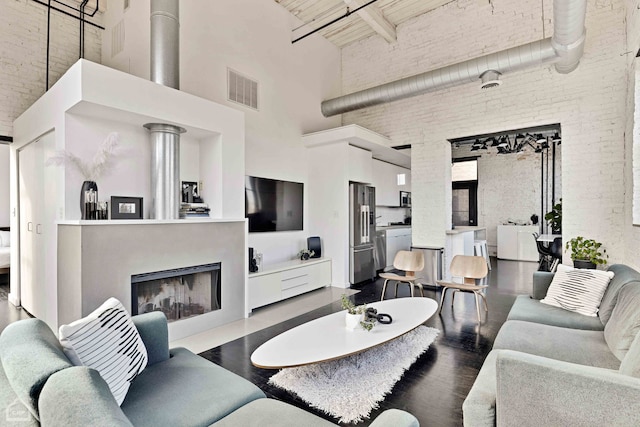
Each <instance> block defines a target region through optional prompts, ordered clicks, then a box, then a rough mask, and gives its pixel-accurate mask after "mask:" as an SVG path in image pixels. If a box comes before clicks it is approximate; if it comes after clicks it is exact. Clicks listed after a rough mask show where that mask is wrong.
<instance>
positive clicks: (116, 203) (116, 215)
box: [111, 196, 142, 219]
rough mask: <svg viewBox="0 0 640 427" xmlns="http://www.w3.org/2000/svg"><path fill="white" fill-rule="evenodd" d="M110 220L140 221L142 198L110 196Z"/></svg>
mask: <svg viewBox="0 0 640 427" xmlns="http://www.w3.org/2000/svg"><path fill="white" fill-rule="evenodd" d="M111 219H142V197H121V196H111Z"/></svg>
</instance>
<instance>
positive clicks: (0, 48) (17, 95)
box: [0, 0, 102, 135]
mask: <svg viewBox="0 0 640 427" xmlns="http://www.w3.org/2000/svg"><path fill="white" fill-rule="evenodd" d="M54 5H55V3H54ZM57 7H62V6H60V5H57ZM90 20H91V21H92V22H96V23H100V20H101V18H100V13H98V14H97V15H96V16H95V17H93V18H90ZM101 33H102V31H101V30H100V29H98V28H95V27H92V26H90V25H85V58H86V59H88V60H91V61H95V62H100V46H101V38H102V34H101ZM50 34H51V44H50V59H49V64H50V68H49V86H53V84H54V83H55V82H56V81H57V80H58V79H59V78H60V76H62V74H64V73H65V71H67V69H68V68H69V67H70V66H71V65H72V64H73V63H75V62H76V61H77V60H78V58H79V46H78V45H79V21H78V20H76V19H73V18H71V17H68V16H65V15H63V14H61V13H59V12H56V11H52V12H51V32H50ZM46 52H47V8H46V7H45V6H42V5H40V4H38V3H36V2H34V1H31V0H0V82H2V84H0V135H12V127H13V125H12V124H13V120H15V119H16V118H17V117H18V116H19V115H20V114H22V113H23V112H24V111H25V110H26V109H27V108H28V107H29V106H30V105H31V104H33V103H34V101H35V100H37V99H38V98H39V97H40V96H42V94H43V93H44V92H45V87H46V85H45V76H46Z"/></svg>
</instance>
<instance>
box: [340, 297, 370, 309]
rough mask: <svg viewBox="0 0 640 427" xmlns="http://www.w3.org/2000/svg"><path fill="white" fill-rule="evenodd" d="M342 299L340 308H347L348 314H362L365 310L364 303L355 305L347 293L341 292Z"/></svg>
mask: <svg viewBox="0 0 640 427" xmlns="http://www.w3.org/2000/svg"><path fill="white" fill-rule="evenodd" d="M340 299H341V301H342V309H343V310H347V312H348V313H349V314H364V312H365V311H366V310H367V306H366V305H355V304H354V303H353V302H352V301H351V300H350V299H349V297H348V296H347V294H342V296H341V297H340Z"/></svg>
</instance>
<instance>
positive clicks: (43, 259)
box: [18, 132, 57, 326]
mask: <svg viewBox="0 0 640 427" xmlns="http://www.w3.org/2000/svg"><path fill="white" fill-rule="evenodd" d="M54 147H55V134H54V133H53V132H51V133H49V134H47V135H45V136H43V137H42V138H40V139H39V140H38V141H35V142H33V143H31V144H29V145H27V146H25V147H24V148H23V149H21V150H20V151H19V153H18V176H19V190H20V195H19V197H20V218H19V229H20V304H21V305H22V307H23V308H24V309H25V310H27V311H28V312H29V313H31V314H32V315H34V316H36V317H38V318H39V319H42V320H44V321H46V322H47V323H49V325H50V326H53V325H55V320H56V317H57V316H56V315H57V290H56V284H57V280H56V275H57V268H56V265H55V264H56V250H55V242H56V240H55V239H53V238H51V237H52V236H53V234H54V233H53V232H54V231H55V206H56V195H57V192H56V188H55V187H56V186H55V171H54V168H53V167H45V160H46V159H47V158H48V157H49V156H50V155H51V154H52V153H53V150H54Z"/></svg>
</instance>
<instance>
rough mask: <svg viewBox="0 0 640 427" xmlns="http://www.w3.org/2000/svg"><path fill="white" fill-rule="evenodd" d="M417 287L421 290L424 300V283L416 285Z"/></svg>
mask: <svg viewBox="0 0 640 427" xmlns="http://www.w3.org/2000/svg"><path fill="white" fill-rule="evenodd" d="M416 286H418V289H420V295H421V296H422V298H424V288H423V287H422V283H416Z"/></svg>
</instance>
